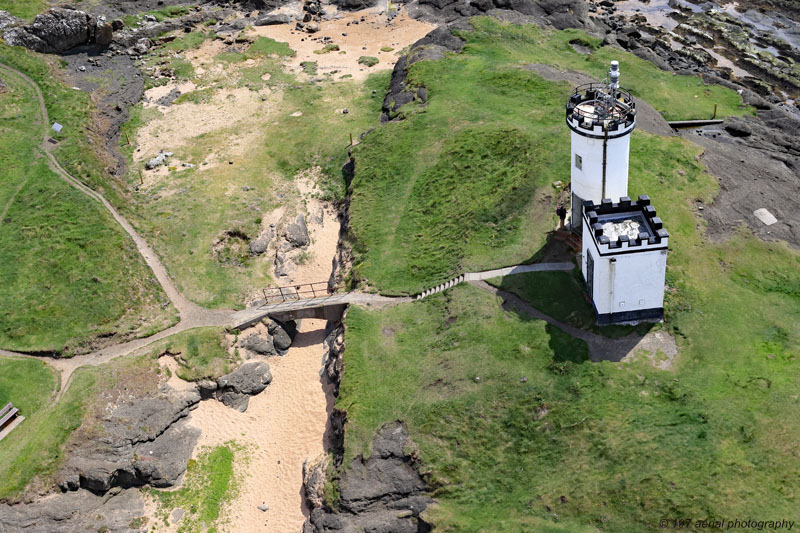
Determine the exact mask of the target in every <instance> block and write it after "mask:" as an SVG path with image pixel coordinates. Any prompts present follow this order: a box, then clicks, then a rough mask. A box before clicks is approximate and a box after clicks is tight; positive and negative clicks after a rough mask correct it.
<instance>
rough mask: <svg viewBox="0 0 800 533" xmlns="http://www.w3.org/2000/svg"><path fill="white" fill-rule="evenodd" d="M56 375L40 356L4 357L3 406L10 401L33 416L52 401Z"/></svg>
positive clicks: (0, 365) (0, 370)
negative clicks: (23, 357)
mask: <svg viewBox="0 0 800 533" xmlns="http://www.w3.org/2000/svg"><path fill="white" fill-rule="evenodd" d="M57 387H58V377H57V376H56V374H55V373H54V372H53V371H52V370H51V369H50V368H49V367H48V366H47V365H46V364H45V363H44V361H41V360H39V359H21V358H20V359H0V407H4V406H5V405H6V404H7V403H8V402H11V403H13V404H14V407H16V408H17V409H19V413H20V414H21V415H22V416H24V417H30V416H32V415H34V414H35V413H37V412H38V411H39V410H41V409H42V408H43V407H46V406H47V405H49V404H50V400H51V397H52V394H53V393H54V392H55V390H56V389H57Z"/></svg>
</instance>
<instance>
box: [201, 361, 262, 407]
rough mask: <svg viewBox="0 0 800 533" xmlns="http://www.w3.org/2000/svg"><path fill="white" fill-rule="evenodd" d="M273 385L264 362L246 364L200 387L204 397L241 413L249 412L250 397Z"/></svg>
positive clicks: (207, 381) (205, 382)
mask: <svg viewBox="0 0 800 533" xmlns="http://www.w3.org/2000/svg"><path fill="white" fill-rule="evenodd" d="M270 383H272V373H271V372H270V371H269V365H268V364H267V363H265V362H264V361H258V362H252V363H245V364H243V365H242V366H240V367H239V368H237V369H236V370H234V371H233V372H231V373H230V374H226V375H224V376H222V377H220V378H217V380H216V381H210V380H206V381H204V382H203V383H202V384H200V385H199V388H200V391H201V394H202V395H203V396H204V397H210V396H213V397H214V398H216V399H217V400H219V401H220V402H222V403H223V404H225V405H227V406H228V407H230V408H232V409H236V410H237V411H240V412H242V413H243V412H245V411H247V406H248V405H249V404H250V396H253V395H255V394H258V393H260V392H261V391H263V390H264V389H266V388H267V385H269V384H270Z"/></svg>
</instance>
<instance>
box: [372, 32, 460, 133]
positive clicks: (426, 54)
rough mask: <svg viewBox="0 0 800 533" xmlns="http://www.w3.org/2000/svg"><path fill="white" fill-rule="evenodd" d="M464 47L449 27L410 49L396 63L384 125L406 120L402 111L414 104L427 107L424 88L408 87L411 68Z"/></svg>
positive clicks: (390, 84) (387, 99)
mask: <svg viewBox="0 0 800 533" xmlns="http://www.w3.org/2000/svg"><path fill="white" fill-rule="evenodd" d="M463 46H464V41H462V40H461V39H460V38H458V37H456V36H455V35H453V33H452V31H451V29H450V28H448V27H440V28H436V29H435V30H433V31H432V32H430V33H429V34H428V35H426V36H425V37H423V38H422V39H420V40H419V41H417V42H416V43H414V44H413V45H411V48H410V49H409V51H408V53H407V54H406V55H404V56H402V57H401V58H400V59H399V60H398V61H397V63H396V64H395V66H394V70H393V71H392V79H391V81H390V83H389V91H388V93H387V94H386V97H385V98H384V99H383V107H382V111H383V112H382V114H381V122H387V121H389V120H398V119H402V118H404V117H405V115H404V113H403V111H402V110H401V108H402V107H403V106H405V105H408V104H411V103H412V102H416V103H418V104H422V105H424V104H425V102H426V100H427V96H428V95H427V90H426V89H425V87H411V86H409V85H408V81H407V77H408V68H409V67H410V66H411V65H413V64H414V63H416V62H417V61H422V60H423V59H427V60H433V61H435V60H438V59H443V58H444V56H445V53H446V52H460V51H461V49H462V48H463Z"/></svg>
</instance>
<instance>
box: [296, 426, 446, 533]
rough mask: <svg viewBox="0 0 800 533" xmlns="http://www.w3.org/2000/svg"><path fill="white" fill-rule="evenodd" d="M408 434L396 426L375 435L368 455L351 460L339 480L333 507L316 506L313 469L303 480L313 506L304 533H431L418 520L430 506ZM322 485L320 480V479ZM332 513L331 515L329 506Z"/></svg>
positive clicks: (316, 476)
mask: <svg viewBox="0 0 800 533" xmlns="http://www.w3.org/2000/svg"><path fill="white" fill-rule="evenodd" d="M414 449H415V447H414V444H413V443H412V442H411V440H410V439H409V436H408V431H407V430H406V428H405V426H404V425H403V424H402V423H400V422H393V423H390V424H387V425H385V426H383V427H382V428H381V429H380V430H378V432H377V433H376V435H375V438H374V440H373V445H372V450H373V451H372V455H371V456H370V457H369V458H368V459H364V458H363V457H362V456H358V457H356V458H355V459H354V460H353V462H352V463H351V464H350V465H349V467H348V468H346V469H344V470H342V471H341V472H340V474H339V479H338V488H339V500H338V502H324V503H323V505H322V506H313V504H314V503H315V502H318V501H319V500H320V498H319V497H318V495H319V478H320V476H322V473H321V472H320V470H319V467H318V468H317V470H316V471H315V472H311V475H308V476H307V480H308V481H309V482H311V484H307V485H306V487H305V489H306V495H308V494H309V492H310V493H311V496H312V497H311V498H309V499H308V502H309V504H310V505H311V506H313V508H312V511H311V516H310V518H309V520H308V522H307V523H306V525H305V526H304V530H303V531H304V532H307V533H326V532H330V531H371V532H373V533H419V532H427V531H430V530H431V526H430V525H429V524H427V523H426V522H425V521H424V520H423V519H422V518H421V517H420V514H421V513H422V512H423V511H424V510H425V509H426V508H427V507H428V505H430V503H432V501H433V500H432V499H431V498H430V497H429V496H428V495H427V494H426V492H427V484H426V482H425V480H424V479H423V478H422V476H421V475H420V473H419V470H418V467H419V465H418V459H417V456H416V453H415V452H414V451H413V450H414ZM323 479H324V478H323ZM334 505H335V506H336V507H337V510H336V511H334V510H333V506H334Z"/></svg>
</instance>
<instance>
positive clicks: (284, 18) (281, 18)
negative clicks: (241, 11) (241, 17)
mask: <svg viewBox="0 0 800 533" xmlns="http://www.w3.org/2000/svg"><path fill="white" fill-rule="evenodd" d="M292 21H294V17H292V16H291V15H286V14H279V13H275V14H272V15H264V16H263V17H259V18H258V19H256V23H255V25H256V26H275V25H278V24H291V23H292Z"/></svg>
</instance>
